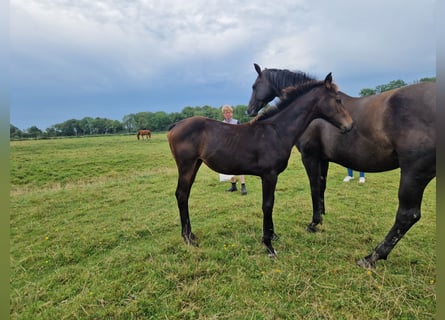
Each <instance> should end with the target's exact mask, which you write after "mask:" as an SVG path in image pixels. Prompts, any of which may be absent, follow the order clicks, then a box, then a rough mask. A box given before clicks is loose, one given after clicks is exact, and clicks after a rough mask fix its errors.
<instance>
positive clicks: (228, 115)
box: [221, 104, 233, 120]
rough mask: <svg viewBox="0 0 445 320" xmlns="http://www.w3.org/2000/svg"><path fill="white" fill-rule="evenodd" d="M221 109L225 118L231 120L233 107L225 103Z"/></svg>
mask: <svg viewBox="0 0 445 320" xmlns="http://www.w3.org/2000/svg"><path fill="white" fill-rule="evenodd" d="M221 111H222V114H223V116H224V119H226V120H230V119H231V118H232V114H233V109H232V107H231V106H229V105H228V104H225V105H223V106H222V108H221Z"/></svg>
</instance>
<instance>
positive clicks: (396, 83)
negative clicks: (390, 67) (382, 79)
mask: <svg viewBox="0 0 445 320" xmlns="http://www.w3.org/2000/svg"><path fill="white" fill-rule="evenodd" d="M406 85H407V83H406V82H405V81H403V80H393V81H390V82H389V83H387V84H381V85H378V86H376V87H375V89H370V88H364V89H362V90H360V93H359V95H360V96H361V97H364V96H372V95H373V94H378V93H382V92H385V91H388V90H392V89H397V88H400V87H403V86H406Z"/></svg>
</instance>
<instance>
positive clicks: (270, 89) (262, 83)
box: [247, 63, 315, 116]
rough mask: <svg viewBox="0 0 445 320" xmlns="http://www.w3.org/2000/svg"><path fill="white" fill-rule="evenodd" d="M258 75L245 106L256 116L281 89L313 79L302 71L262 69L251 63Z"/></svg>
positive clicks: (250, 113) (279, 93)
mask: <svg viewBox="0 0 445 320" xmlns="http://www.w3.org/2000/svg"><path fill="white" fill-rule="evenodd" d="M253 65H254V67H255V70H256V72H257V73H258V76H257V78H256V80H255V82H254V84H253V85H252V95H251V97H250V100H249V106H248V107H247V114H248V115H249V116H256V115H257V114H258V111H260V110H261V109H262V108H264V107H265V106H266V105H267V104H268V103H269V102H270V101H272V100H273V99H274V98H275V97H279V96H281V93H282V89H284V88H286V87H291V86H295V85H298V84H301V83H304V82H308V81H313V80H315V79H314V78H313V77H311V76H309V75H307V74H306V73H304V72H300V71H298V72H292V71H289V70H282V69H264V70H261V68H260V66H259V65H257V64H256V63H254V64H253Z"/></svg>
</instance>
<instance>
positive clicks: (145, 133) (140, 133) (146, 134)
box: [137, 130, 151, 140]
mask: <svg viewBox="0 0 445 320" xmlns="http://www.w3.org/2000/svg"><path fill="white" fill-rule="evenodd" d="M137 137H138V140H139V137H142V140H144V137H146V139H147V140H148V139H150V138H151V131H150V130H139V131H138V134H137Z"/></svg>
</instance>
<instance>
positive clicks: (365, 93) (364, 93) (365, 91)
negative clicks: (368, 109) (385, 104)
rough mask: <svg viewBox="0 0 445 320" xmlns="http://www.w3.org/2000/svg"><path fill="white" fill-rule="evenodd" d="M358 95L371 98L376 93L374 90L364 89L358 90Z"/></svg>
mask: <svg viewBox="0 0 445 320" xmlns="http://www.w3.org/2000/svg"><path fill="white" fill-rule="evenodd" d="M359 94H360V96H361V97H365V96H372V95H373V94H376V91H375V90H374V89H370V88H364V89H362V90H360V93H359Z"/></svg>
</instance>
